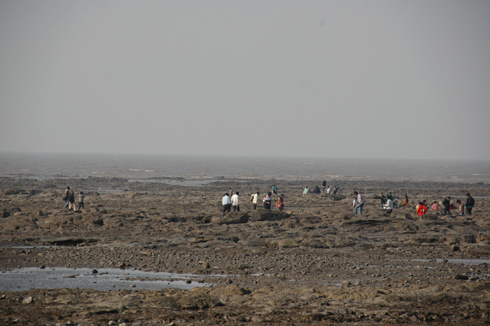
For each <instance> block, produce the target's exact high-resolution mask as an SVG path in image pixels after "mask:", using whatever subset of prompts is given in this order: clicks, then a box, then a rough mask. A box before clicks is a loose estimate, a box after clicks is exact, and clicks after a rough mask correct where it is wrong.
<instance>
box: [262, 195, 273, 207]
mask: <svg viewBox="0 0 490 326" xmlns="http://www.w3.org/2000/svg"><path fill="white" fill-rule="evenodd" d="M263 202H264V208H265V209H271V202H272V193H270V192H269V193H268V194H267V195H265V196H264V200H263Z"/></svg>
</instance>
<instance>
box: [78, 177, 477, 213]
mask: <svg viewBox="0 0 490 326" xmlns="http://www.w3.org/2000/svg"><path fill="white" fill-rule="evenodd" d="M325 186H326V184H325V181H324V187H325ZM68 189H69V188H68ZM335 189H336V190H337V189H338V188H335ZM319 192H320V191H319V187H316V188H315V190H314V191H313V193H319ZM273 193H274V194H277V187H276V185H273V186H272V191H271V192H268V193H267V194H266V195H265V196H264V198H263V199H262V203H263V205H264V208H265V209H268V210H269V209H271V208H272V195H273ZM309 193H310V188H309V187H308V186H306V187H305V188H304V190H303V195H306V194H309ZM326 193H327V194H330V186H328V188H327V189H326ZM81 194H83V193H81ZM230 194H231V197H230ZM259 196H260V193H259V192H258V191H257V193H255V194H252V195H251V196H250V201H251V202H252V205H253V209H254V210H256V209H257V205H258V203H259ZM376 198H380V201H381V207H382V208H383V209H385V210H386V214H388V215H390V214H391V213H392V212H393V209H394V207H395V206H396V207H398V203H397V202H396V200H395V198H394V196H393V194H392V193H391V192H390V193H388V194H387V195H386V196H385V195H384V194H383V193H381V196H380V197H376ZM222 203H223V212H224V213H226V212H230V211H231V208H232V207H233V211H234V212H238V211H240V204H239V193H238V192H236V193H234V194H233V192H232V190H231V189H230V191H229V192H227V193H226V194H225V195H224V196H223V199H222ZM365 203H366V200H365V198H364V196H363V195H362V194H361V193H359V192H358V191H355V192H354V201H353V202H352V206H353V207H354V214H355V215H362V212H363V208H364V204H365ZM441 205H442V207H443V213H444V215H448V214H449V215H451V210H453V209H457V213H458V215H465V214H466V215H471V211H472V209H473V206H475V199H474V198H473V197H472V196H471V195H470V193H467V194H466V203H463V202H462V201H461V200H459V199H458V200H457V201H456V206H455V205H454V204H452V203H451V197H446V198H445V199H444V200H443V201H442V202H441V203H438V202H437V201H434V203H433V204H432V205H431V206H430V208H431V209H432V210H433V211H437V210H439V207H440V206H441ZM400 206H404V207H408V206H409V199H408V195H407V194H405V195H404V198H403V201H402V202H401V204H400ZM275 207H277V208H279V210H280V211H282V210H283V209H284V195H280V196H279V198H278V199H277V202H276V205H275ZM415 209H416V211H417V215H419V216H422V215H425V214H426V213H427V212H428V211H429V205H428V204H427V201H426V200H423V201H421V202H419V203H418V205H417V206H416V207H415Z"/></svg>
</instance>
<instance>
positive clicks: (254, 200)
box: [250, 191, 260, 210]
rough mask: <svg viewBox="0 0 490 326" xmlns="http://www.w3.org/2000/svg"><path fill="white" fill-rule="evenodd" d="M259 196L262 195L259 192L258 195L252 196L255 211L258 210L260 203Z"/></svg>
mask: <svg viewBox="0 0 490 326" xmlns="http://www.w3.org/2000/svg"><path fill="white" fill-rule="evenodd" d="M259 195H260V193H259V192H258V191H257V193H256V194H253V195H251V196H250V200H251V201H252V204H253V205H254V210H255V209H257V203H258V201H259Z"/></svg>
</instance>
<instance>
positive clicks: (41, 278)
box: [0, 267, 211, 292]
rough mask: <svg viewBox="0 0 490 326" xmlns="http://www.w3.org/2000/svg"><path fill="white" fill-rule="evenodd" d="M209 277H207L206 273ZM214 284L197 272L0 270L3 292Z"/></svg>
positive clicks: (160, 287) (162, 287)
mask: <svg viewBox="0 0 490 326" xmlns="http://www.w3.org/2000/svg"><path fill="white" fill-rule="evenodd" d="M207 277H208V276H207ZM205 286H211V284H209V283H204V281H202V276H200V275H195V274H174V273H165V272H143V271H138V270H127V269H116V268H101V269H97V270H94V269H91V268H66V267H56V268H39V267H26V268H20V269H13V270H8V271H2V272H0V291H11V292H14V291H26V290H30V289H61V288H68V289H76V288H79V289H92V290H100V291H109V290H142V289H148V290H161V289H166V288H179V289H192V288H195V287H205Z"/></svg>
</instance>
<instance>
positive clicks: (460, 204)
mask: <svg viewBox="0 0 490 326" xmlns="http://www.w3.org/2000/svg"><path fill="white" fill-rule="evenodd" d="M456 204H458V215H459V216H462V215H464V204H463V203H462V202H461V200H459V199H458V200H456Z"/></svg>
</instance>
